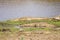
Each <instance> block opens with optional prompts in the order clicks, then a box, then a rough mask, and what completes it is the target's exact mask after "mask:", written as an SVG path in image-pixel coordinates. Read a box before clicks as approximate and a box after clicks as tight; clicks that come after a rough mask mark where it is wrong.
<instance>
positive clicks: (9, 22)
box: [5, 19, 60, 26]
mask: <svg viewBox="0 0 60 40" xmlns="http://www.w3.org/2000/svg"><path fill="white" fill-rule="evenodd" d="M36 22H47V23H49V24H54V25H56V26H60V21H55V20H53V19H51V20H49V19H47V20H31V21H27V20H24V21H22V20H20V21H6V22H5V23H7V24H12V25H22V24H29V23H36Z"/></svg>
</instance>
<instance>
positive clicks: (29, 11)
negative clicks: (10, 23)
mask: <svg viewBox="0 0 60 40" xmlns="http://www.w3.org/2000/svg"><path fill="white" fill-rule="evenodd" d="M59 13H60V2H46V1H31V0H25V1H24V0H18V1H17V0H15V1H0V20H5V19H10V18H18V17H24V16H32V17H51V16H55V15H59Z"/></svg>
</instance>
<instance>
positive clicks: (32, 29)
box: [23, 28, 52, 31]
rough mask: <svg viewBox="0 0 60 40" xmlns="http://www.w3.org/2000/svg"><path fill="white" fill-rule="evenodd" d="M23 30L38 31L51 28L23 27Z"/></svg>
mask: <svg viewBox="0 0 60 40" xmlns="http://www.w3.org/2000/svg"><path fill="white" fill-rule="evenodd" d="M23 30H24V31H36V30H38V31H40V30H46V31H49V30H52V29H51V28H23Z"/></svg>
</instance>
